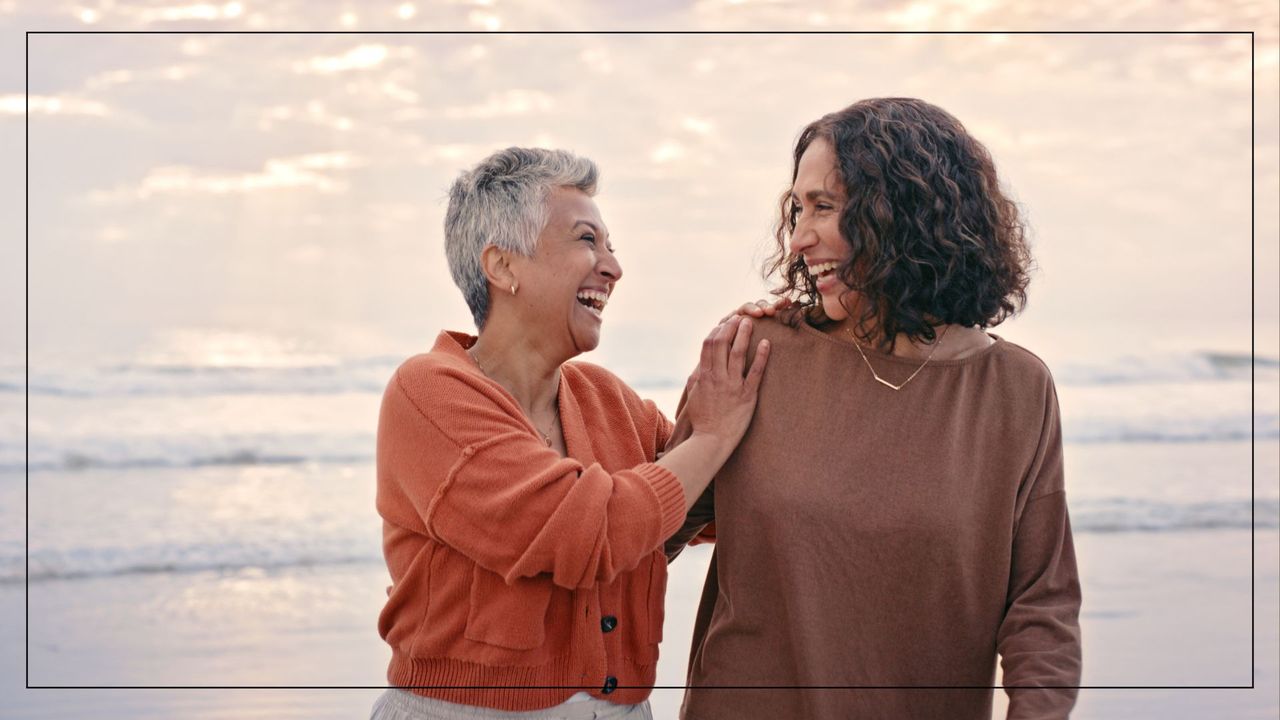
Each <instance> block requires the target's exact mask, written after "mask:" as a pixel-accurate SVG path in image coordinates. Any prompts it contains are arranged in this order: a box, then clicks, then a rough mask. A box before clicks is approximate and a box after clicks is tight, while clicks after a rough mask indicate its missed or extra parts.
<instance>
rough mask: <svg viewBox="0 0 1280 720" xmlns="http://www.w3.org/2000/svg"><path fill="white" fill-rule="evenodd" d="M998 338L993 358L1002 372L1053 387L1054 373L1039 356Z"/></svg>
mask: <svg viewBox="0 0 1280 720" xmlns="http://www.w3.org/2000/svg"><path fill="white" fill-rule="evenodd" d="M993 337H996V347H993V348H992V350H995V351H996V352H993V353H992V357H993V358H994V359H996V360H997V361H998V362H999V363H1000V365H1001V370H1002V372H1010V373H1015V374H1016V375H1018V376H1019V377H1021V378H1023V379H1024V380H1038V381H1042V382H1044V383H1045V384H1047V385H1050V386H1052V385H1053V372H1052V371H1051V370H1050V369H1049V364H1048V363H1046V362H1045V361H1044V359H1043V358H1041V357H1040V356H1039V355H1037V354H1035V353H1034V352H1032V351H1030V350H1028V349H1027V348H1025V347H1023V346H1022V345H1019V344H1017V343H1015V342H1012V341H1010V340H1006V339H1004V338H1002V337H999V336H993Z"/></svg>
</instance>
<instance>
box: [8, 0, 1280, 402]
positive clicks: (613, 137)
mask: <svg viewBox="0 0 1280 720" xmlns="http://www.w3.org/2000/svg"><path fill="white" fill-rule="evenodd" d="M549 5H551V4H550V3H533V2H506V1H503V0H484V1H476V2H444V3H429V4H428V3H377V2H361V3H355V2H301V1H282V2H266V1H264V2H249V1H245V2H228V3H188V4H181V3H138V2H111V1H110V0H83V1H80V2H59V1H54V2H32V3H15V2H11V1H10V2H0V22H3V24H4V26H5V30H6V31H5V32H4V33H3V42H4V49H5V51H6V57H7V58H8V59H9V62H7V63H5V64H4V66H3V68H2V69H0V125H2V127H3V133H4V134H3V136H4V138H5V141H4V146H3V147H4V152H5V157H6V158H7V159H8V160H9V162H8V163H7V165H8V168H9V170H8V171H6V172H5V173H4V175H3V181H2V182H3V186H2V189H3V192H2V193H0V198H3V200H0V208H3V210H2V211H3V212H4V213H5V218H6V220H7V221H8V222H7V225H8V226H9V227H10V228H18V227H19V223H20V221H21V218H22V210H23V208H22V198H23V177H22V172H21V169H22V163H21V157H22V155H21V153H22V131H23V113H24V98H23V76H22V72H23V63H22V62H21V60H22V58H21V53H22V50H23V47H22V41H23V35H22V33H21V31H22V30H31V29H46V30H109V29H114V30H167V31H184V32H180V33H178V34H165V35H86V34H75V35H73V34H60V35H35V36H30V37H29V48H28V50H29V65H28V66H27V71H28V72H29V82H30V97H29V102H30V105H29V111H30V119H29V132H30V136H29V149H30V169H29V176H28V177H29V198H28V200H29V204H30V218H29V219H30V247H31V255H30V258H29V260H30V265H29V268H30V280H31V286H30V319H31V327H30V337H31V353H32V360H33V363H34V362H40V363H56V364H59V365H97V364H103V363H110V362H119V361H126V362H163V363H196V364H200V363H212V364H217V363H231V364H238V363H246V364H255V363H278V362H284V363H289V362H310V361H314V360H316V359H317V358H331V357H337V356H349V355H368V354H390V355H408V354H411V353H413V352H418V351H421V350H422V349H424V348H425V347H427V346H428V345H429V343H430V341H431V339H432V338H433V337H434V335H435V333H436V332H437V331H438V330H439V329H440V328H451V329H461V330H468V329H471V328H472V326H471V323H470V319H469V315H468V313H467V311H466V308H465V306H464V304H463V302H462V299H461V296H460V294H459V292H458V291H457V289H456V288H455V287H454V286H453V284H452V282H451V281H450V279H449V276H448V272H447V269H446V267H445V263H444V256H443V252H442V238H441V220H442V217H443V214H444V193H445V190H446V188H447V187H448V184H449V183H450V181H451V180H452V179H453V177H454V176H455V175H456V174H457V173H458V172H459V171H460V170H461V169H463V168H464V167H466V166H468V165H471V164H473V163H475V162H476V161H478V160H479V159H480V158H482V157H483V156H484V155H486V154H488V153H489V152H491V151H492V150H494V149H497V148H499V147H503V146H507V145H538V146H546V147H564V148H568V149H571V150H574V151H576V152H579V153H581V154H584V155H587V156H589V157H591V158H593V159H594V160H596V161H597V162H598V163H599V165H600V167H601V169H602V173H603V175H602V187H601V192H600V195H599V196H598V203H599V205H600V207H601V210H602V212H603V214H604V218H605V220H606V222H607V223H608V225H609V226H610V229H611V231H612V235H613V240H614V243H615V245H616V247H617V248H618V252H619V256H620V258H621V259H622V263H623V267H624V269H625V278H624V279H623V281H622V283H621V284H620V285H619V288H618V291H617V292H616V294H615V296H614V300H613V302H612V303H611V304H610V305H609V308H608V309H607V310H606V314H605V335H604V341H603V343H602V345H601V348H600V349H599V350H598V351H596V352H595V353H593V354H592V355H591V356H590V357H589V359H591V360H593V361H595V362H599V363H601V364H603V365H605V366H607V367H610V368H612V369H614V370H615V371H617V372H619V373H620V374H622V375H623V377H625V378H628V379H631V380H644V379H655V378H670V377H681V376H683V375H684V374H685V373H687V372H688V370H689V366H690V365H691V363H692V361H693V359H694V358H695V357H696V347H697V342H698V340H699V339H700V338H701V336H702V335H703V334H705V332H706V331H707V329H708V328H709V327H710V326H711V324H712V323H713V322H714V321H715V320H716V319H717V318H718V317H719V316H721V315H723V314H724V313H725V312H727V311H728V310H729V309H730V308H732V307H734V306H736V305H737V304H739V303H741V302H743V301H745V300H749V299H755V298H757V297H762V296H763V295H764V293H765V289H766V284H765V283H764V281H763V280H761V279H760V277H759V272H758V268H759V266H760V262H761V260H762V259H763V258H764V257H765V255H766V254H767V253H768V252H769V251H770V248H771V245H770V243H771V240H770V225H771V222H772V220H773V208H774V204H775V200H776V198H777V196H778V194H779V193H780V192H782V191H783V190H785V189H786V183H787V182H788V179H789V165H788V163H789V152H790V148H791V144H792V142H793V140H794V138H795V136H796V134H797V133H798V131H799V130H800V129H801V128H802V127H803V126H804V125H805V124H806V123H808V122H809V121H811V120H813V119H815V118H816V117H818V116H820V115H822V114H823V113H826V112H829V111H832V110H836V109H838V108H840V107H843V106H845V105H847V104H849V103H851V102H853V101H855V100H857V99H859V98H864V97H872V96H885V95H906V96H916V97H921V98H924V99H927V100H929V101H931V102H934V103H936V104H939V105H941V106H942V107H944V108H946V109H948V110H949V111H951V112H952V113H953V114H955V115H956V116H957V117H959V118H960V119H961V120H962V121H963V122H964V123H965V124H966V125H967V126H968V127H969V129H970V130H971V131H972V132H973V134H974V135H976V136H977V137H978V138H979V139H980V140H982V141H983V142H984V143H986V145H987V146H988V147H989V148H990V150H991V151H992V154H993V155H994V157H995V159H996V163H997V167H998V169H999V171H1000V173H1001V176H1002V179H1003V181H1004V182H1005V184H1006V185H1007V186H1008V188H1009V189H1010V190H1011V191H1012V193H1013V195H1014V196H1015V197H1016V198H1017V199H1018V201H1019V202H1020V203H1021V204H1022V205H1023V207H1024V208H1025V210H1026V213H1027V217H1028V219H1029V222H1030V224H1031V227H1032V229H1033V238H1034V251H1035V254H1036V257H1037V260H1038V264H1039V268H1040V269H1039V271H1038V272H1037V274H1036V276H1035V279H1034V281H1033V285H1032V288H1031V302H1030V305H1029V307H1028V309H1027V311H1026V313H1025V314H1024V315H1023V316H1022V317H1020V318H1018V319H1017V320H1015V321H1012V322H1010V323H1007V324H1006V325H1005V326H1003V327H1002V328H1001V329H998V330H997V331H996V332H998V333H1000V334H1002V335H1003V336H1005V337H1007V338H1010V339H1013V340H1015V341H1017V342H1020V343H1022V344H1024V345H1026V346H1028V347H1030V348H1032V349H1034V350H1036V351H1037V352H1040V353H1041V354H1042V355H1044V356H1045V357H1046V358H1047V359H1050V361H1051V363H1052V362H1053V361H1054V360H1055V359H1069V360H1076V359H1080V358H1111V357H1118V356H1123V355H1140V354H1143V353H1146V352H1169V353H1177V352H1185V351H1193V350H1221V351H1234V352H1238V351H1244V352H1247V351H1248V349H1249V343H1250V333H1249V327H1250V275H1251V265H1250V263H1251V241H1250V238H1251V235H1250V233H1251V227H1250V225H1251V216H1250V172H1251V166H1250V163H1251V156H1250V155H1251V154H1250V148H1251V137H1250V114H1251V105H1250V100H1251V97H1250V89H1251V84H1256V91H1257V96H1256V113H1257V114H1256V116H1255V119H1256V136H1255V137H1254V138H1253V140H1252V143H1253V144H1254V147H1256V169H1255V171H1254V175H1253V178H1254V179H1255V181H1256V193H1257V207H1256V214H1255V215H1254V218H1256V231H1255V235H1254V238H1255V239H1256V248H1255V249H1256V263H1257V268H1258V270H1257V275H1256V281H1257V289H1256V293H1257V294H1256V311H1257V326H1258V343H1259V347H1258V349H1259V353H1260V354H1265V355H1270V356H1275V355H1276V354H1277V347H1276V345H1277V330H1276V326H1277V324H1278V323H1280V310H1278V307H1277V306H1278V295H1280V292H1278V290H1277V271H1276V268H1277V266H1278V265H1280V259H1278V257H1277V244H1278V243H1277V237H1278V236H1280V227H1278V226H1277V219H1278V218H1277V215H1278V209H1277V197H1278V196H1280V175H1278V171H1280V167H1278V162H1277V153H1278V145H1277V136H1278V134H1280V129H1278V124H1277V104H1278V101H1277V85H1278V84H1280V79H1278V78H1280V76H1278V69H1280V68H1278V65H1280V52H1278V50H1277V47H1278V46H1277V25H1278V23H1280V20H1278V16H1277V9H1276V4H1275V3H1274V2H1235V3H1229V2H1216V1H1215V2H1209V1H1201V2H1189V3H1178V4H1177V5H1176V7H1174V6H1173V4H1167V3H1153V2H1143V1H1137V2H1123V1H1121V2H1101V1H1098V2H1077V3H1072V4H1070V6H1069V8H1070V9H1066V10H1063V9H1059V8H1058V4H1056V3H1040V2H1009V1H1007V0H987V1H985V2H959V1H956V2H928V1H925V2H917V3H912V4H909V5H904V4H899V3H885V2H866V1H864V2H833V3H826V4H823V3H803V4H801V3H792V2H753V1H751V0H742V1H737V2H734V1H727V2H726V1H724V0H716V1H714V2H712V1H709V0H706V1H700V2H672V1H670V0H664V1H663V2H650V3H635V4H632V3H622V2H618V3H604V4H600V3H586V2H573V1H570V2H560V3H555V4H554V5H555V8H556V9H554V10H552V9H549V7H548V6H549ZM641 6H642V7H641ZM1051 6H1052V7H1053V8H1054V9H1049V8H1050V7H1051ZM547 28H558V29H601V28H614V29H637V28H648V29H663V28H682V29H690V30H713V29H723V30H743V29H765V28H769V29H792V30H832V29H837V30H849V29H861V30H868V29H877V30H908V29H911V30H926V29H927V30H984V29H990V28H1000V29H1005V30H1049V29H1052V30H1099V29H1110V30H1123V29H1130V30H1132V29H1152V28H1158V29H1169V30H1174V29H1177V30H1189V31H1201V32H1203V31H1210V30H1236V31H1241V30H1243V31H1248V30H1254V31H1256V32H1257V35H1256V36H1254V38H1253V40H1252V47H1251V38H1250V37H1249V36H1248V35H1212V34H1183V35H1134V34H1127V35H1082V34H1074V35H1070V34H1068V35H1064V34H1036V35H1018V34H980V35H921V34H914V35H912V34H896V35H796V34H772V35H754V34H753V35H743V34H739V35H725V34H699V35H598V34H582V35H513V34H501V33H498V34H490V33H486V32H475V31H510V30H525V29H547ZM426 29H431V30H462V31H471V32H472V34H452V35H392V34H345V35H332V34H330V35H289V34H265V35H207V34H203V35H202V34H198V32H197V31H212V30H278V31H286V30H333V31H353V32H369V31H375V30H426ZM1251 51H1252V57H1251ZM1251 60H1252V65H1253V69H1252V72H1251ZM19 240H20V238H19V233H17V232H10V233H8V234H7V240H6V242H5V243H4V245H3V248H2V249H0V273H2V274H3V276H2V278H0V292H2V293H3V295H4V303H3V311H2V314H0V328H3V331H4V332H3V337H2V338H0V359H3V360H4V361H6V362H8V361H11V360H12V359H14V358H19V357H21V352H22V324H23V317H22V312H21V308H22V289H23V287H24V284H23V275H22V268H23V259H24V258H23V247H22V243H21V242H20V241H19Z"/></svg>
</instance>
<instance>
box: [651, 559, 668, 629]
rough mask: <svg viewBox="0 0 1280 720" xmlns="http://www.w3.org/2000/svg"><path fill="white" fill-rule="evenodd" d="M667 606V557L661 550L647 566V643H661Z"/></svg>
mask: <svg viewBox="0 0 1280 720" xmlns="http://www.w3.org/2000/svg"><path fill="white" fill-rule="evenodd" d="M666 604H667V556H666V554H665V553H664V552H663V551H662V550H658V551H657V552H655V553H654V554H653V557H652V558H651V562H650V564H649V642H651V643H653V644H654V645H657V644H658V643H660V642H662V622H663V620H665V619H666V618H665V616H666Z"/></svg>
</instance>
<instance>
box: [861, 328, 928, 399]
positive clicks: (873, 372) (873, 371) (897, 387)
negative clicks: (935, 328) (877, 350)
mask: <svg viewBox="0 0 1280 720" xmlns="http://www.w3.org/2000/svg"><path fill="white" fill-rule="evenodd" d="M950 329H951V326H950V325H948V326H946V327H944V328H942V334H941V335H939V336H938V339H937V340H936V341H935V342H934V343H933V349H932V350H930V351H929V355H928V356H927V357H925V359H924V362H922V363H920V367H918V368H916V371H915V372H913V373H911V376H910V377H908V378H907V379H906V380H903V381H902V384H901V385H894V384H893V383H891V382H889V381H888V380H885V379H884V378H882V377H880V374H879V373H877V372H876V369H875V368H873V367H871V361H870V360H868V359H867V354H866V353H865V352H863V351H862V343H860V342H858V336H857V335H854V334H853V330H852V329H850V328H845V332H847V333H849V338H850V339H851V340H853V346H854V347H855V348H857V349H858V354H859V355H861V356H862V362H864V363H866V364H867V369H868V370H870V371H871V377H873V378H875V379H876V382H878V383H880V384H881V385H887V386H888V387H890V388H892V389H894V390H901V389H902V388H904V387H906V386H907V383H909V382H911V381H912V380H913V379H915V376H916V375H919V374H920V371H921V370H923V369H924V366H925V365H928V364H929V361H930V360H932V359H933V354H934V353H935V352H937V351H938V346H939V345H941V344H942V338H944V337H946V336H947V331H948V330H950Z"/></svg>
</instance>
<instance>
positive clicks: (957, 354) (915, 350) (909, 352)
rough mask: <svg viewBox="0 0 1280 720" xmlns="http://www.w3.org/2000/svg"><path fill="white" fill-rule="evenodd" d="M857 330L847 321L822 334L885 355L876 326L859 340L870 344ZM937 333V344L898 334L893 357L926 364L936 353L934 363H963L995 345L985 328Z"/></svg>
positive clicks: (947, 328) (947, 329) (831, 324)
mask: <svg viewBox="0 0 1280 720" xmlns="http://www.w3.org/2000/svg"><path fill="white" fill-rule="evenodd" d="M854 327H855V325H854V321H853V319H852V318H845V319H844V320H840V321H833V322H829V323H827V324H826V325H825V326H823V327H822V328H821V330H822V331H823V332H825V333H828V334H831V335H835V336H836V337H839V338H842V339H844V340H855V341H856V342H859V343H861V344H862V346H863V347H865V348H874V349H875V350H876V351H877V352H879V351H881V347H880V345H879V342H878V341H879V338H880V333H879V332H877V331H876V330H875V329H874V327H875V326H874V325H870V326H869V325H863V326H862V327H863V330H864V333H862V334H861V335H859V336H858V337H866V338H868V340H867V341H866V342H863V341H862V340H860V339H856V338H855V337H854V334H853V328H854ZM866 330H870V332H865V331H866ZM933 331H934V341H933V342H931V343H927V342H912V341H911V340H910V339H909V338H908V336H907V334H906V333H898V336H897V338H896V339H895V342H894V343H893V351H892V352H891V353H889V354H890V355H893V356H894V357H900V358H907V359H911V360H923V359H924V358H926V357H929V355H930V353H932V354H933V359H934V360H960V359H963V358H966V357H968V356H970V355H972V354H974V353H976V352H978V351H980V350H982V349H983V348H985V347H987V346H989V345H991V344H993V343H994V342H995V340H994V339H992V337H991V336H990V335H988V334H986V333H985V332H983V331H982V329H981V328H976V327H965V326H963V325H955V324H951V325H947V324H941V325H934V326H933ZM944 331H945V333H946V334H945V336H944V335H943V333H944Z"/></svg>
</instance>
